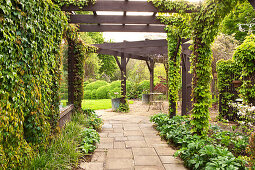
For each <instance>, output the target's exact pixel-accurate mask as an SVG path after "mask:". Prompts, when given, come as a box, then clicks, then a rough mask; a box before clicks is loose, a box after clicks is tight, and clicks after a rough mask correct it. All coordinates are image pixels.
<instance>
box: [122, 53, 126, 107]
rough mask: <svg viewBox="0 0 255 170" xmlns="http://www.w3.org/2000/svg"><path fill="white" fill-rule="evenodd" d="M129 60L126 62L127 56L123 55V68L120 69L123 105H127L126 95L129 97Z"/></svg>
mask: <svg viewBox="0 0 255 170" xmlns="http://www.w3.org/2000/svg"><path fill="white" fill-rule="evenodd" d="M126 67H127V60H126V56H125V54H124V53H121V67H120V71H121V96H122V99H121V103H122V104H125V103H126V100H125V98H126V95H127V87H126V84H127V68H126Z"/></svg>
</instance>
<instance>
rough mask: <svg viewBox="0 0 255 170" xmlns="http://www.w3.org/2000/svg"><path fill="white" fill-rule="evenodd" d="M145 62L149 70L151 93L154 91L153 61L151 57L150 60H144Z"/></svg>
mask: <svg viewBox="0 0 255 170" xmlns="http://www.w3.org/2000/svg"><path fill="white" fill-rule="evenodd" d="M146 64H147V66H148V69H149V71H150V93H153V91H154V66H155V61H154V60H153V59H150V61H149V62H148V61H146Z"/></svg>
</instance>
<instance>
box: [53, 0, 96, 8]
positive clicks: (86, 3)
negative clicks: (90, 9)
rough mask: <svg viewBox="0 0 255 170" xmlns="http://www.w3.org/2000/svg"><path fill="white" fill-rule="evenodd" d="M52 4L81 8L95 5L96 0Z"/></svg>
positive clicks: (62, 1) (63, 0)
mask: <svg viewBox="0 0 255 170" xmlns="http://www.w3.org/2000/svg"><path fill="white" fill-rule="evenodd" d="M54 2H55V3H57V4H58V5H59V6H64V5H66V6H69V5H74V6H78V7H80V8H82V7H84V6H88V5H90V4H95V2H96V0H54Z"/></svg>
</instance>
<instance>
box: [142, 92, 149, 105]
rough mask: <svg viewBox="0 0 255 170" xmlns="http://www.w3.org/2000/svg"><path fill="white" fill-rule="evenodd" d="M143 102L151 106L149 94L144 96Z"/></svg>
mask: <svg viewBox="0 0 255 170" xmlns="http://www.w3.org/2000/svg"><path fill="white" fill-rule="evenodd" d="M142 101H143V103H145V104H149V102H150V95H149V94H143V95H142Z"/></svg>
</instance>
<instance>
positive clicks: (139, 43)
mask: <svg viewBox="0 0 255 170" xmlns="http://www.w3.org/2000/svg"><path fill="white" fill-rule="evenodd" d="M93 46H95V47H98V48H103V49H121V48H123V49H125V48H140V47H162V46H167V40H165V39H160V40H146V41H133V42H132V41H125V42H121V43H104V44H93Z"/></svg>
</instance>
